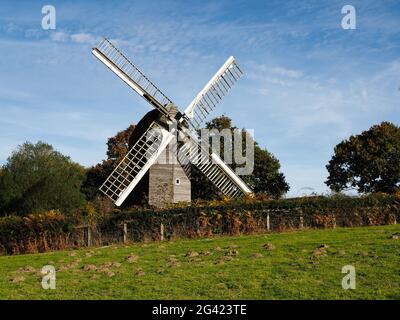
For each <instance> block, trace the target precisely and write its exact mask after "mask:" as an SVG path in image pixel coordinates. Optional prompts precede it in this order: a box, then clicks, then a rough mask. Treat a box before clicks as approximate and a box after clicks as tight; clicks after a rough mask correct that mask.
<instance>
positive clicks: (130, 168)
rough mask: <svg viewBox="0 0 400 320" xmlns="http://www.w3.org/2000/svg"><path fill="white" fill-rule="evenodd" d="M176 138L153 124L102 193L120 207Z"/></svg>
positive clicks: (118, 167)
mask: <svg viewBox="0 0 400 320" xmlns="http://www.w3.org/2000/svg"><path fill="white" fill-rule="evenodd" d="M174 137H175V136H174V134H173V133H171V132H168V131H167V130H165V129H163V128H161V127H160V126H159V125H158V124H157V123H156V122H153V123H152V124H151V125H150V126H149V128H148V129H147V130H146V131H145V132H144V134H143V135H142V136H141V137H140V138H139V139H138V140H137V141H136V143H135V144H134V145H133V147H132V148H131V149H130V150H129V152H128V153H127V154H126V155H125V157H124V158H123V159H122V160H121V161H120V163H119V164H118V165H117V166H116V168H115V169H114V171H113V172H112V173H111V174H110V175H109V176H108V178H107V180H106V181H105V182H104V183H103V185H102V186H101V187H100V191H101V192H103V193H104V194H105V195H106V196H108V197H109V198H110V199H111V200H112V201H113V202H114V203H115V204H116V205H117V206H120V205H121V204H122V203H123V202H124V200H125V199H126V198H127V197H128V195H129V194H130V193H131V192H132V190H133V188H135V186H136V185H137V184H138V183H139V181H140V179H142V178H143V176H144V174H145V173H146V172H147V170H149V169H150V167H151V166H152V165H153V164H154V163H155V162H156V161H157V159H158V157H159V156H160V154H161V153H162V152H163V151H164V150H165V148H166V147H167V146H168V144H169V143H170V142H171V141H172V139H173V138H174Z"/></svg>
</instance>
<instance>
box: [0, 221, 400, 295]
mask: <svg viewBox="0 0 400 320" xmlns="http://www.w3.org/2000/svg"><path fill="white" fill-rule="evenodd" d="M395 234H400V226H398V225H394V226H382V227H364V228H338V229H335V230H306V231H298V232H287V233H274V234H263V235H251V236H236V237H216V238H212V239H199V240H179V241H175V242H165V243H149V244H131V245H129V246H127V245H118V246H110V247H103V248H86V249H82V250H75V251H59V252H50V253H44V254H31V255H20V256H3V257H0V298H1V299H400V240H398V239H393V238H392V236H393V235H395ZM266 243H272V244H273V245H274V246H275V249H273V250H266V249H265V248H263V245H264V244H266ZM321 244H325V245H327V246H328V248H327V250H326V251H327V254H326V255H321V256H316V255H315V254H314V251H315V249H316V248H317V247H318V246H319V245H321ZM216 247H220V248H221V249H222V250H221V251H219V250H218V249H217V250H216ZM229 250H231V251H232V252H231V254H232V255H231V257H232V260H226V261H223V259H229V258H224V257H226V256H228V255H227V252H228V251H229ZM189 251H196V252H197V253H201V252H205V251H209V252H210V253H211V254H210V255H204V254H200V255H199V256H197V257H193V258H190V257H187V256H186V255H187V253H188V252H189ZM235 251H237V252H238V253H236V252H235ZM71 253H72V255H73V254H75V256H71ZM87 253H89V254H88V255H87ZM235 253H236V254H235ZM130 254H134V255H136V256H137V257H138V259H137V261H136V262H133V263H129V262H128V261H127V260H126V258H127V256H129V255H130ZM257 254H261V255H262V256H260V255H257ZM74 261H77V262H76V264H75V265H74V264H72V265H70V266H68V264H69V263H71V262H74ZM221 261H223V262H221ZM107 262H114V263H115V262H118V263H120V264H121V265H120V266H119V267H118V266H111V267H109V268H108V269H107V268H105V267H104V266H103V267H102V265H103V264H104V263H107ZM46 264H52V265H54V266H55V267H56V268H57V269H58V268H61V270H60V271H58V272H57V288H56V289H55V290H44V289H42V287H41V276H40V273H39V270H40V269H41V267H42V266H44V265H46ZM89 264H92V265H95V266H96V267H97V269H102V270H100V271H99V270H92V271H85V270H84V269H83V267H84V266H87V265H89ZM349 264H350V265H353V266H354V267H355V268H356V285H357V287H356V289H355V290H343V289H342V287H341V281H342V277H343V276H344V274H342V273H341V270H342V267H343V266H344V265H349ZM66 265H67V268H63V266H64V267H65V266H66ZM27 266H29V267H33V268H35V269H36V270H37V271H36V272H35V271H33V272H21V271H18V270H19V269H20V268H25V267H27ZM140 271H143V272H140ZM107 272H108V273H109V272H113V273H115V275H114V276H111V277H110V275H109V274H107ZM143 273H144V274H143ZM18 276H19V277H21V276H22V277H24V279H21V278H19V279H18ZM18 280H19V281H18Z"/></svg>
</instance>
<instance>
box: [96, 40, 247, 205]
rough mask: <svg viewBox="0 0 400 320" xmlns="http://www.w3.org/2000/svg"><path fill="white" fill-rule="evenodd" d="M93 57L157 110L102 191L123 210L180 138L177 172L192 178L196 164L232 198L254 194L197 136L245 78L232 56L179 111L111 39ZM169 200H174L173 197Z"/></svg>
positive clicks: (145, 120) (146, 120)
mask: <svg viewBox="0 0 400 320" xmlns="http://www.w3.org/2000/svg"><path fill="white" fill-rule="evenodd" d="M92 53H93V55H94V56H95V57H96V58H98V59H99V60H100V61H101V62H103V63H104V64H105V65H106V66H107V67H108V68H110V69H111V71H113V72H114V73H115V74H116V75H117V76H118V77H119V78H121V79H122V80H123V81H124V82H125V83H126V84H127V85H128V86H129V87H131V88H132V89H133V90H134V91H136V92H137V93H138V94H139V95H140V96H142V97H143V98H144V99H145V100H146V101H148V102H149V103H150V104H151V105H152V106H153V107H154V108H155V110H152V111H150V112H149V113H148V114H147V115H146V116H145V117H143V119H142V120H141V121H140V122H139V124H141V125H140V130H136V129H135V131H136V132H135V131H134V132H133V134H132V135H135V138H134V139H132V137H131V139H130V140H131V142H130V146H129V151H128V152H127V154H126V155H125V157H124V158H123V159H122V160H121V161H120V162H119V164H118V165H117V166H116V167H115V169H114V170H113V171H112V173H111V174H110V175H109V176H108V178H107V179H106V181H105V182H104V183H103V184H102V186H101V187H100V191H101V192H102V193H104V194H105V195H106V196H108V197H109V198H110V199H111V200H112V201H113V202H114V203H115V204H116V205H117V206H120V205H121V204H122V203H123V202H124V200H125V199H126V198H127V197H128V195H129V194H130V193H131V192H132V190H133V189H134V188H135V187H136V186H137V185H138V184H139V182H140V180H141V179H142V178H143V177H144V175H145V174H146V172H148V171H149V170H151V168H152V167H154V166H156V163H157V160H158V159H159V158H160V157H161V156H162V155H165V152H166V150H167V147H168V146H169V145H171V144H172V143H173V141H174V138H176V137H179V140H180V143H177V144H174V149H172V150H173V151H172V152H173V153H174V156H176V158H177V160H178V162H179V166H178V168H179V167H181V168H182V170H184V171H185V172H186V173H187V174H189V171H188V168H189V167H190V164H194V165H195V166H196V167H197V169H198V170H200V171H201V172H202V173H203V174H204V175H205V176H206V177H207V178H208V179H209V181H211V182H212V183H213V184H214V185H215V186H216V187H217V188H218V189H219V190H220V191H221V192H222V193H223V194H224V195H225V196H226V197H228V198H238V197H241V196H244V195H250V194H252V191H251V190H250V188H249V187H248V186H247V185H246V184H245V183H244V182H243V181H242V179H241V178H240V177H239V176H238V175H236V174H235V172H234V171H233V170H232V169H231V168H230V167H229V166H228V165H226V164H225V163H224V161H223V160H222V159H221V158H220V157H219V156H218V155H217V154H215V153H210V152H209V150H207V149H206V148H204V146H202V145H201V143H200V142H199V140H200V137H199V136H198V130H199V129H200V127H201V125H202V124H203V123H204V121H205V119H206V117H207V116H208V114H209V113H210V112H211V111H212V110H213V109H215V107H216V105H217V104H218V102H220V101H221V100H222V98H223V97H224V96H225V95H226V94H227V92H228V91H229V90H230V88H231V87H232V86H233V84H235V82H236V81H237V80H239V78H240V77H241V75H242V71H241V69H240V67H239V66H238V64H237V63H236V61H235V59H234V58H233V57H230V58H228V60H227V61H226V62H225V63H224V64H223V65H222V67H221V68H220V69H219V70H218V72H217V73H216V74H215V75H214V76H213V77H212V78H211V79H210V81H209V82H208V83H207V84H206V85H205V87H204V88H203V89H202V90H201V91H200V92H199V93H198V94H197V96H196V97H195V98H194V99H193V101H192V102H191V103H190V104H189V106H188V107H187V108H186V109H185V111H184V112H183V113H181V112H180V111H178V108H177V107H176V105H175V104H174V103H173V102H172V101H171V99H169V98H168V97H167V96H166V95H165V94H164V93H163V92H162V91H161V90H160V89H159V88H158V87H157V86H156V85H155V84H154V83H153V82H152V81H150V80H149V79H148V78H147V77H146V76H145V75H144V74H143V73H142V72H141V71H140V70H139V69H138V68H137V67H136V66H135V65H134V64H133V63H132V62H131V61H130V60H128V58H126V56H125V55H124V54H123V53H122V52H121V51H120V50H118V49H117V48H116V47H115V46H114V45H113V44H112V43H111V42H110V41H109V40H107V39H105V38H104V39H103V40H102V41H101V42H100V43H99V44H98V45H97V46H96V47H95V48H93V49H92ZM139 124H138V126H139ZM138 131H139V133H138ZM175 140H176V139H175ZM176 168H177V166H175V167H172V171H173V172H175V171H176ZM171 182H172V181H171ZM150 189H151V187H150ZM189 189H190V185H189ZM150 191H151V190H150ZM150 191H149V193H150ZM155 192H157V191H155ZM189 194H190V193H189ZM189 200H190V198H189ZM170 201H171V202H173V198H171V199H170Z"/></svg>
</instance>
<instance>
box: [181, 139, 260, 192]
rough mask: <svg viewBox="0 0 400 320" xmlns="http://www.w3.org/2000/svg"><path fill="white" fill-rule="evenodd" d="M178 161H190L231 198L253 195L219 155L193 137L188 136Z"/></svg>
mask: <svg viewBox="0 0 400 320" xmlns="http://www.w3.org/2000/svg"><path fill="white" fill-rule="evenodd" d="M178 160H179V161H180V162H181V163H185V162H187V160H189V161H190V162H191V163H192V164H194V165H195V166H196V167H197V168H198V169H199V170H200V171H201V172H202V173H203V174H204V175H205V176H206V177H207V178H208V179H209V180H210V181H211V182H212V183H213V184H214V185H215V186H216V187H217V188H218V189H219V190H220V191H221V192H222V193H223V194H224V195H225V196H227V197H229V198H238V197H241V196H243V195H250V194H252V191H251V189H250V188H249V187H248V186H247V185H246V183H245V182H244V181H243V180H242V179H241V178H240V177H239V176H238V175H237V174H236V173H235V172H234V171H233V170H232V169H231V168H230V167H229V166H228V165H227V164H225V162H224V161H223V160H222V159H221V158H220V157H219V156H218V155H217V154H215V153H209V151H208V150H205V149H204V148H203V147H202V146H201V145H200V144H199V143H198V142H197V139H196V138H193V137H192V136H189V135H187V136H186V139H185V143H184V144H183V145H182V146H181V147H180V149H179V151H178Z"/></svg>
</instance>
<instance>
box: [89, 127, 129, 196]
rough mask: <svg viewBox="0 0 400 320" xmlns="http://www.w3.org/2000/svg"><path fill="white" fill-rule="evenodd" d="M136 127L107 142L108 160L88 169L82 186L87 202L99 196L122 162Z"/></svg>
mask: <svg viewBox="0 0 400 320" xmlns="http://www.w3.org/2000/svg"><path fill="white" fill-rule="evenodd" d="M134 129H135V125H130V126H129V127H128V128H126V129H125V130H122V131H120V132H118V133H117V134H116V135H115V136H114V137H111V138H109V139H108V141H107V159H106V160H103V161H102V162H101V163H98V164H97V165H95V166H93V167H91V168H89V169H87V171H86V178H85V180H84V182H83V185H82V192H83V193H84V194H85V196H86V199H87V200H93V199H94V198H95V197H96V196H98V195H99V188H100V186H101V185H102V184H103V182H104V181H105V180H106V179H107V177H108V176H109V175H110V174H111V172H112V171H113V170H114V168H115V166H116V165H117V164H118V163H119V162H120V161H121V160H122V158H123V157H124V156H125V155H126V154H127V153H128V150H129V137H130V136H131V134H132V132H133V130H134Z"/></svg>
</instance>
